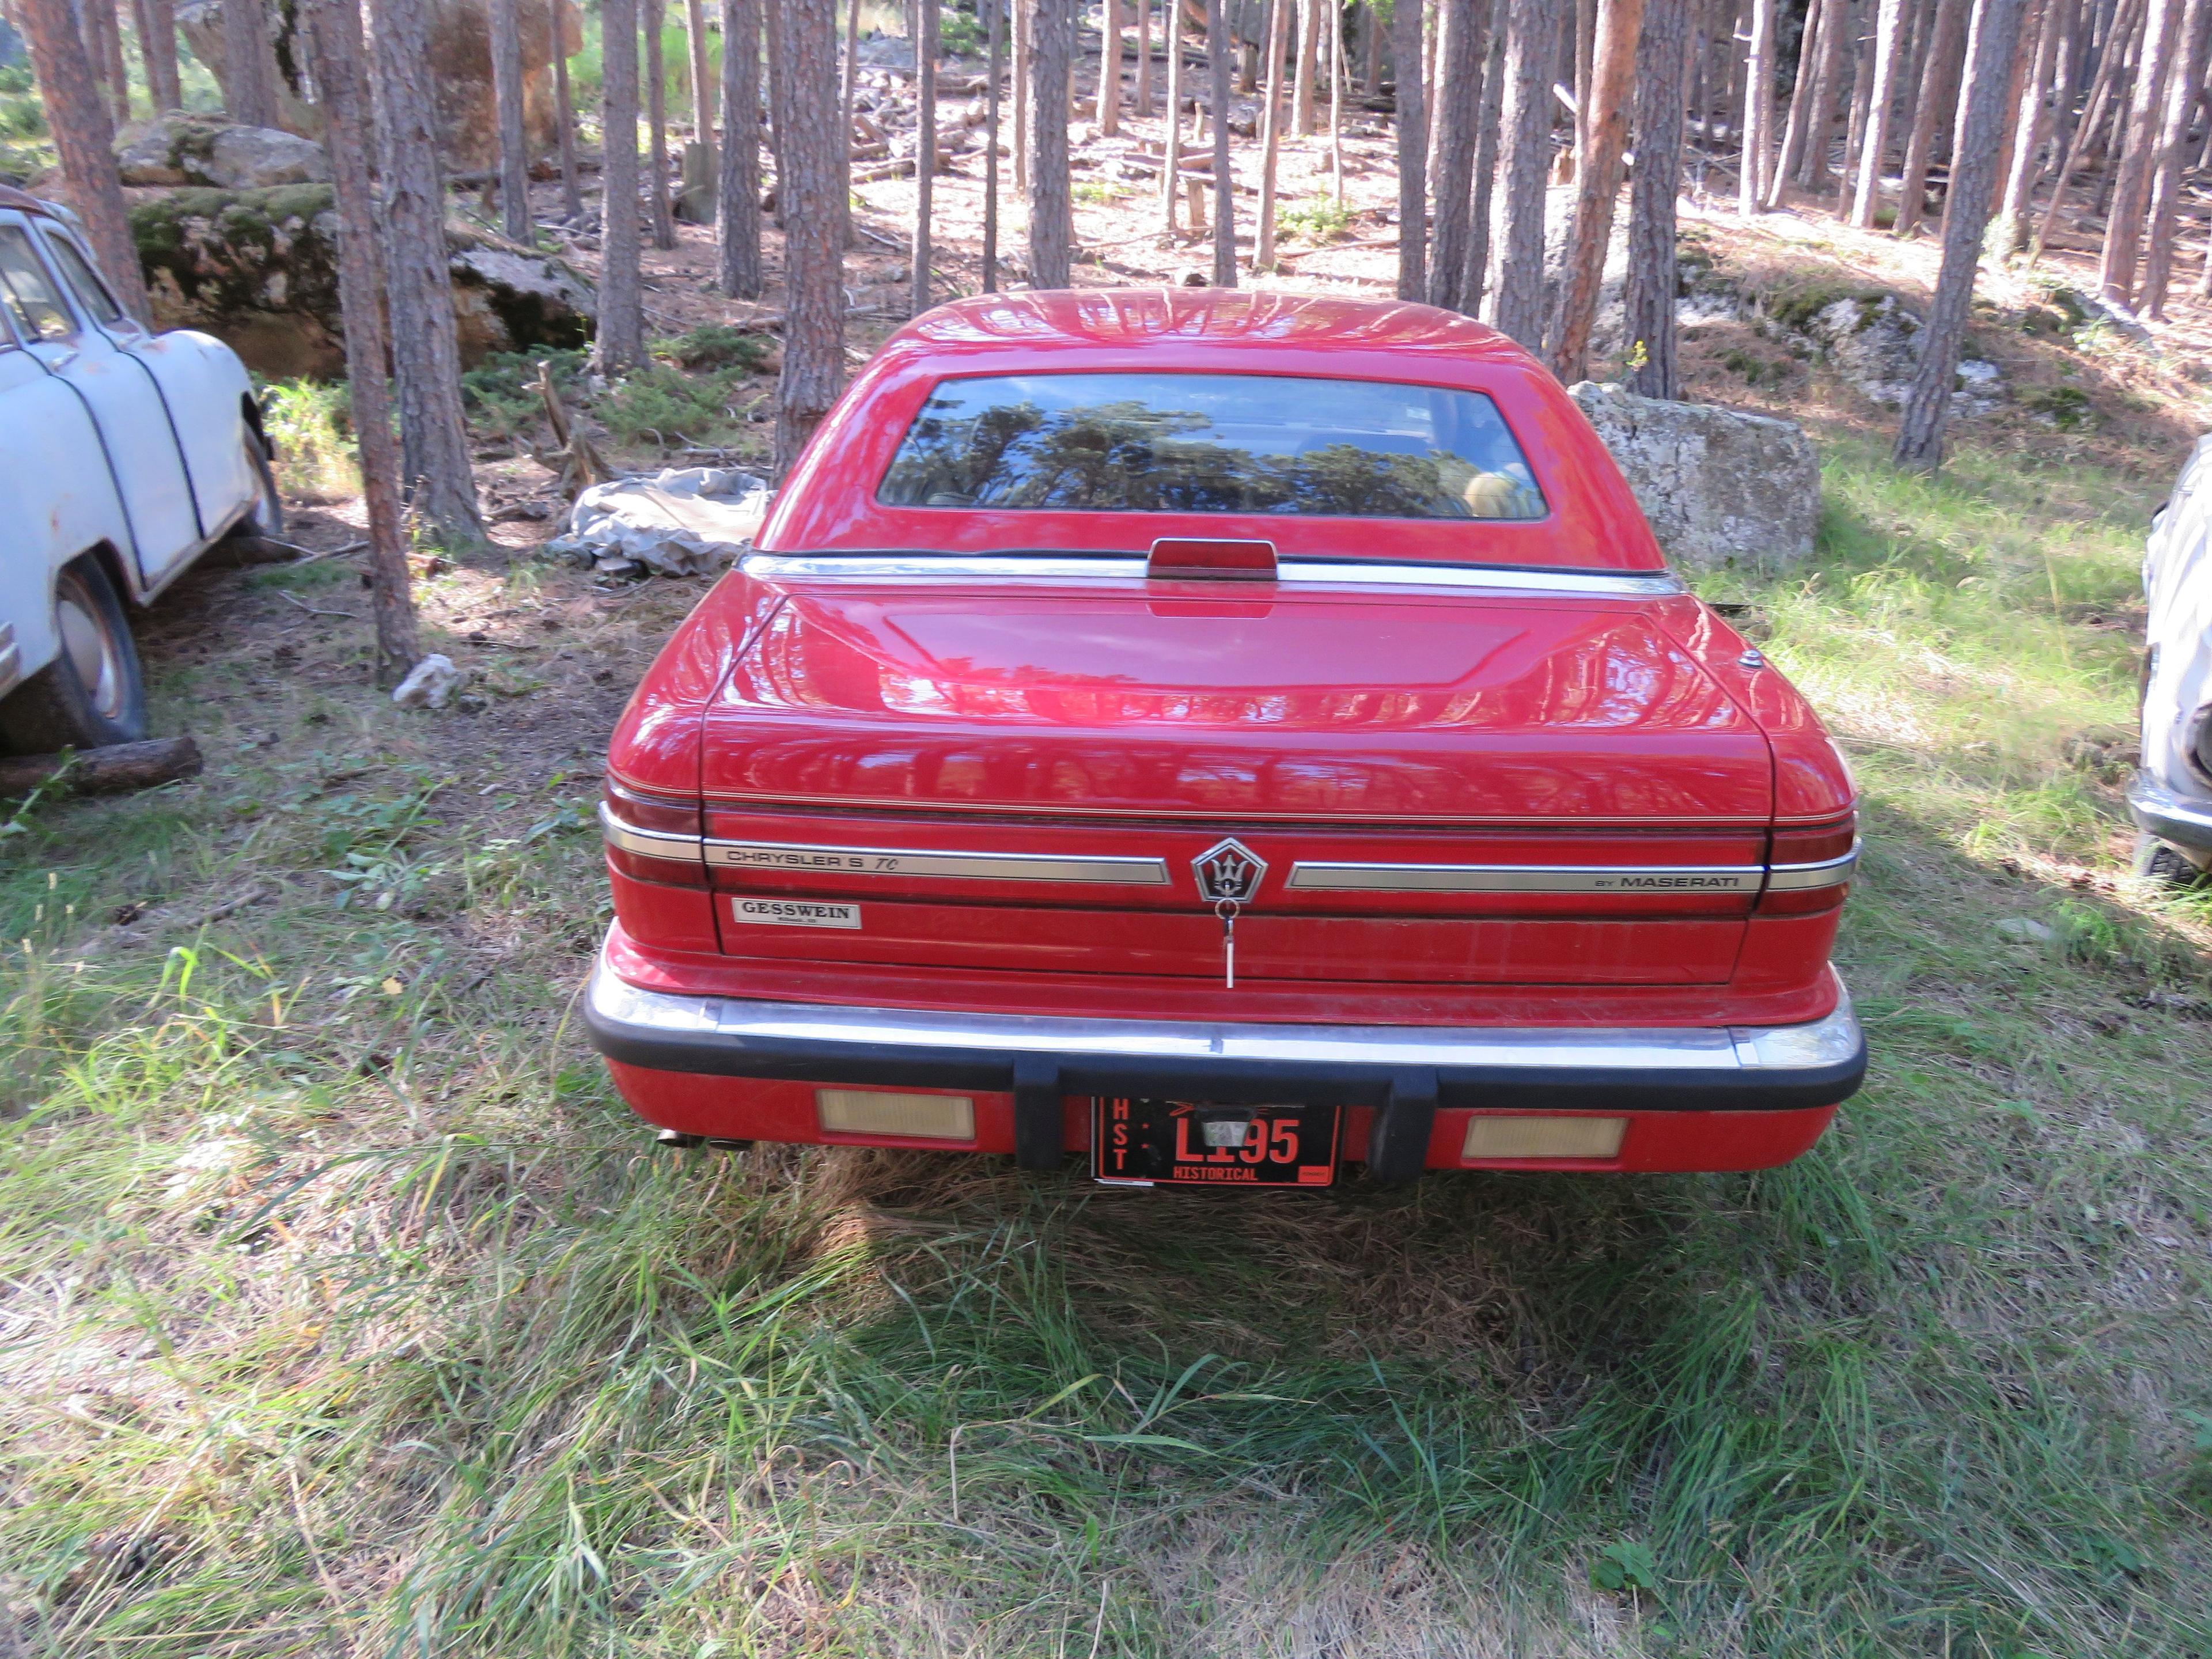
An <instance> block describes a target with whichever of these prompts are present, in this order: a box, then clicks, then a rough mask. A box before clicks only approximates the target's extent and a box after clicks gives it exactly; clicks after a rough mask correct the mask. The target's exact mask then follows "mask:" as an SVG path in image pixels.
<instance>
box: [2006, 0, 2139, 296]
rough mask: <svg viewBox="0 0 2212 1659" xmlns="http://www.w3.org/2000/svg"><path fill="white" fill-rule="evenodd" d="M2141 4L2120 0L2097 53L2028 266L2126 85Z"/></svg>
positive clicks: (2039, 252)
mask: <svg viewBox="0 0 2212 1659" xmlns="http://www.w3.org/2000/svg"><path fill="white" fill-rule="evenodd" d="M2142 15H2143V13H2142V0H2120V3H2119V7H2118V12H2117V14H2116V15H2115V16H2114V17H2113V19H2112V22H2111V24H2110V25H2109V26H2108V27H2106V30H2105V33H2104V41H2103V44H2102V46H2100V47H2099V49H2098V58H2097V73H2096V78H2095V80H2094V81H2093V82H2091V83H2090V88H2089V99H2088V106H2087V108H2086V109H2085V110H2084V111H2083V112H2082V114H2081V119H2080V120H2079V121H2078V122H2076V123H2075V127H2074V136H2073V137H2071V138H2070V139H2069V140H2068V141H2067V144H2066V155H2065V157H2064V159H2063V161H2060V163H2059V166H2058V177H2057V179H2056V180H2055V181H2054V182H2053V183H2052V185H2051V200H2050V201H2049V202H2047V203H2045V204H2044V209H2043V217H2042V218H2041V219H2040V220H2039V221H2038V222H2036V227H2035V239H2034V240H2033V241H2032V242H2031V243H2030V244H2029V245H2028V250H2027V263H2028V264H2029V265H2031V266H2033V264H2035V262H2036V261H2037V260H2038V259H2039V258H2042V257H2043V245H2044V243H2045V241H2046V240H2049V238H2050V235H2051V227H2052V226H2053V225H2055V224H2057V222H2058V210H2059V208H2060V207H2061V206H2062V205H2063V204H2064V202H2065V200H2066V192H2067V191H2068V190H2069V189H2070V188H2071V187H2072V185H2073V183H2074V176H2075V173H2076V172H2078V171H2079V170H2080V168H2081V164H2082V161H2083V160H2084V158H2085V156H2086V155H2087V151H2088V149H2089V148H2090V147H2091V146H2092V145H2093V143H2095V142H2096V135H2097V134H2098V132H2099V131H2101V130H2102V128H2103V126H2104V120H2105V115H2106V111H2107V110H2108V109H2109V108H2110V107H2111V106H2112V103H2113V102H2114V101H2115V100H2113V98H2112V92H2113V89H2114V88H2115V87H2116V86H2118V85H2122V84H2124V81H2123V79H2122V77H2121V75H2120V65H2121V63H2122V61H2123V60H2124V58H2126V56H2127V53H2128V49H2129V47H2130V44H2131V43H2132V41H2133V40H2134V38H2135V31H2136V26H2137V25H2138V24H2139V23H2141V22H2142Z"/></svg>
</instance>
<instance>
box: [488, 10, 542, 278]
mask: <svg viewBox="0 0 2212 1659" xmlns="http://www.w3.org/2000/svg"><path fill="white" fill-rule="evenodd" d="M489 10H490V14H491V82H492V99H493V102H494V104H495V106H496V107H497V109H498V112H499V210H500V215H499V216H500V229H501V231H502V232H503V233H504V234H506V237H507V240H509V241H510V242H520V243H521V244H523V245H524V246H529V245H530V244H531V243H532V242H534V241H535V240H537V238H538V228H537V226H536V225H535V224H533V223H532V222H531V217H530V135H529V133H528V131H526V129H525V127H524V125H523V122H522V19H521V16H520V14H519V12H518V10H517V0H490V3H489Z"/></svg>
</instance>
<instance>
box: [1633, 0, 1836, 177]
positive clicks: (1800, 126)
mask: <svg viewBox="0 0 2212 1659" xmlns="http://www.w3.org/2000/svg"><path fill="white" fill-rule="evenodd" d="M1832 3H1833V0H1828V3H1827V4H1823V3H1822V0H1807V4H1806V7H1805V27H1804V30H1803V32H1802V33H1800V34H1799V35H1798V37H1797V74H1796V78H1795V80H1794V81H1793V82H1791V84H1790V118H1789V119H1788V120H1786V121H1784V123H1783V125H1782V154H1781V155H1779V156H1778V158H1777V159H1776V161H1775V163H1774V180H1773V183H1772V185H1771V186H1770V187H1769V189H1768V190H1767V192H1766V205H1767V206H1769V207H1771V208H1778V207H1780V206H1781V205H1782V198H1783V195H1784V192H1785V191H1787V190H1788V189H1789V187H1790V181H1791V180H1792V179H1796V178H1797V176H1798V174H1800V173H1802V172H1803V171H1804V167H1805V137H1806V132H1807V130H1808V128H1809V127H1810V126H1811V125H1812V116H1813V83H1814V80H1815V79H1816V78H1817V75H1816V70H1817V67H1818V65H1819V63H1820V39H1821V37H1822V35H1824V34H1825V33H1826V32H1827V31H1828V30H1829V29H1831V28H1832V27H1834V24H1833V22H1832V21H1831V20H1830V18H1829V16H1828V10H1829V5H1832ZM1639 90H1640V88H1639ZM1641 143H1642V141H1641V140H1640V139H1639V140H1638V144H1639V147H1640V145H1641Z"/></svg>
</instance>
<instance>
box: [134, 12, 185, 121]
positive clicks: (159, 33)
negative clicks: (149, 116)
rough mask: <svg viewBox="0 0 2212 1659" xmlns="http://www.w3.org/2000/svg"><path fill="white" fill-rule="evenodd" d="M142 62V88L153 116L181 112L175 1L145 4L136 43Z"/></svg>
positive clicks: (183, 97) (182, 105) (183, 104)
mask: <svg viewBox="0 0 2212 1659" xmlns="http://www.w3.org/2000/svg"><path fill="white" fill-rule="evenodd" d="M138 50H139V52H140V53H141V54H142V55H143V57H144V58H145V60H146V86H147V88H148V90H149V91H150V92H151V93H152V94H153V98H154V112H155V114H157V115H158V114H160V113H161V112H162V111H163V110H171V109H182V108H183V107H184V106H185V95H184V93H183V91H182V89H181V87H180V84H179V80H178V76H177V8H176V0H146V27H145V32H144V33H143V35H142V36H141V37H140V39H139V41H138Z"/></svg>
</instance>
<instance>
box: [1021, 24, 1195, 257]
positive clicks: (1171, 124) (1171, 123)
mask: <svg viewBox="0 0 2212 1659" xmlns="http://www.w3.org/2000/svg"><path fill="white" fill-rule="evenodd" d="M1140 3H1143V0H1140ZM983 5H984V8H985V9H986V10H987V11H988V12H989V13H990V21H989V23H988V24H987V26H986V29H987V35H988V49H989V53H990V66H989V67H990V86H989V87H988V88H987V90H986V93H985V98H986V100H987V101H986V103H985V105H984V108H983V292H984V293H986V294H996V293H997V292H998V291H999V76H1000V73H1001V72H1002V71H1001V64H1002V62H1003V59H1004V58H1005V46H1006V8H1005V6H1004V5H1002V4H1001V3H1000V0H983ZM1169 125H1170V128H1172V127H1173V125H1174V123H1173V121H1172V120H1170V123H1169Z"/></svg>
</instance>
